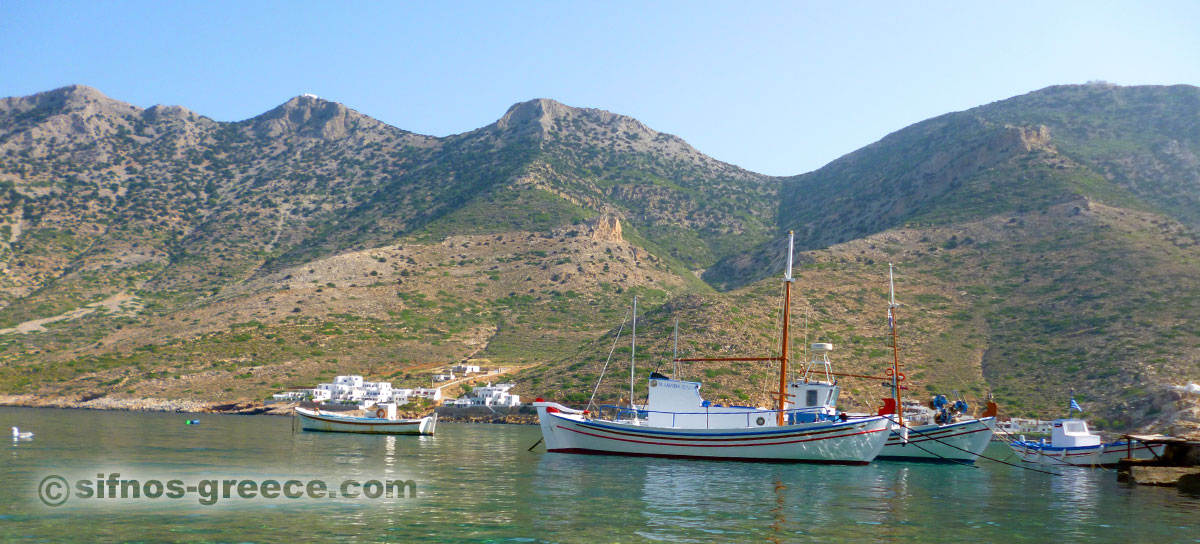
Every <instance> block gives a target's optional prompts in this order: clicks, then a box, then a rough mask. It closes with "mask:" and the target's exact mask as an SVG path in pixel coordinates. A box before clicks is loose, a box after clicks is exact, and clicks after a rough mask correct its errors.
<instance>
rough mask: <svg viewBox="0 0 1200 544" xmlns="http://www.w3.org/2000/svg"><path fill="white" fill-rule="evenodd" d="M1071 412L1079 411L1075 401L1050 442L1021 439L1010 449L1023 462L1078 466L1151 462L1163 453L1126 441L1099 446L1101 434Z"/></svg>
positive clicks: (1159, 446) (1055, 426)
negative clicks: (1132, 461)
mask: <svg viewBox="0 0 1200 544" xmlns="http://www.w3.org/2000/svg"><path fill="white" fill-rule="evenodd" d="M1071 410H1079V404H1077V403H1076V402H1075V399H1074V398H1072V399H1071V409H1070V410H1068V413H1067V418H1066V419H1056V420H1054V423H1053V426H1052V427H1051V430H1050V442H1046V439H1044V438H1043V439H1040V440H1037V441H1031V440H1026V439H1025V437H1024V436H1022V437H1021V438H1020V439H1019V440H1014V441H1012V442H1009V444H1008V445H1009V447H1010V448H1012V450H1013V451H1014V452H1016V453H1017V455H1018V456H1020V458H1021V461H1023V462H1026V463H1035V464H1039V465H1053V466H1078V467H1113V466H1116V465H1117V461H1119V460H1121V459H1126V458H1130V459H1152V458H1155V457H1159V456H1161V455H1162V453H1163V449H1164V448H1165V446H1164V445H1163V444H1154V445H1148V444H1143V443H1141V442H1136V443H1134V442H1125V441H1118V442H1109V443H1107V444H1105V443H1102V442H1103V441H1102V439H1101V437H1100V435H1097V434H1093V433H1092V432H1091V431H1090V430H1088V426H1087V422H1086V421H1084V420H1082V419H1078V418H1072V417H1070V415H1071V414H1070V412H1071ZM1080 412H1082V410H1080Z"/></svg>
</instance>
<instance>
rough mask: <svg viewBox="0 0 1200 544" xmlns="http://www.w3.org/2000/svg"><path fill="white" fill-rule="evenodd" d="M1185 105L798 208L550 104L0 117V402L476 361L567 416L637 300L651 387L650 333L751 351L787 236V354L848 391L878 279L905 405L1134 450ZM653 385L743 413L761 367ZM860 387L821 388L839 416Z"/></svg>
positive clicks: (924, 137)
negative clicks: (978, 401)
mask: <svg viewBox="0 0 1200 544" xmlns="http://www.w3.org/2000/svg"><path fill="white" fill-rule="evenodd" d="M1198 97H1200V92H1198V91H1197V89H1195V88H1192V87H1130V88H1126V87H1114V86H1109V85H1087V86H1065V87H1052V88H1048V89H1044V90H1041V91H1037V92H1034V93H1030V94H1028V95H1025V96H1020V97H1015V98H1012V99H1009V100H1005V101H1001V102H997V103H994V104H989V105H986V106H981V107H979V108H975V109H972V110H968V111H965V112H958V113H952V114H947V115H945V116H941V117H938V118H935V119H931V120H928V121H925V122H922V123H918V124H916V125H913V126H911V127H908V128H905V129H902V130H900V131H897V132H896V133H894V134H891V135H889V136H887V137H885V138H884V139H883V140H881V141H880V142H877V143H875V144H872V145H871V146H868V147H866V148H864V149H862V150H859V151H856V152H854V153H851V154H849V155H847V156H845V157H843V158H841V159H839V160H837V161H834V162H833V163H831V164H830V165H828V166H826V167H824V168H822V169H820V170H817V171H815V172H812V173H809V174H804V175H801V176H797V177H793V178H771V177H767V176H762V175H759V174H755V173H753V172H748V171H745V170H742V169H740V168H737V167H735V166H732V165H729V164H725V163H722V162H720V161H717V160H715V159H712V158H710V157H707V156H705V155H703V154H701V153H699V152H697V151H696V150H695V149H693V148H692V147H691V146H689V145H688V144H687V143H686V142H684V141H683V140H681V139H679V138H677V137H674V136H671V135H668V134H664V133H660V132H657V131H654V130H653V129H650V128H648V127H646V126H645V125H643V124H642V123H640V122H638V121H637V120H635V119H632V118H629V117H625V116H621V115H618V114H614V113H610V112H606V111H602V110H595V109H583V108H573V107H569V106H566V105H563V104H560V103H558V102H555V101H552V100H546V99H538V100H532V101H529V102H523V103H520V104H516V105H514V106H513V107H512V108H510V109H509V110H508V111H507V112H506V113H505V114H504V115H503V116H502V117H501V118H500V119H499V120H498V121H496V122H495V123H492V124H490V125H488V126H485V127H483V128H480V129H478V130H474V131H471V132H467V133H463V134H457V135H452V136H448V137H442V138H439V137H431V136H423V135H419V134H414V133H411V132H407V131H404V130H401V129H398V128H395V127H391V126H388V125H386V124H384V123H381V122H379V121H377V120H375V119H372V118H370V117H368V116H366V115H363V114H361V113H359V112H356V111H353V110H351V109H349V108H346V107H344V106H342V105H341V104H337V103H336V102H331V101H327V100H323V99H321V98H318V97H314V96H311V95H305V96H299V97H296V98H293V99H291V100H289V101H287V102H285V103H284V104H282V105H280V106H279V107H277V108H275V109H273V110H271V111H269V112H267V113H264V114H262V115H260V116H257V117H254V118H251V119H247V120H245V121H240V122H234V123H225V122H217V121H214V120H212V119H209V118H206V117H204V116H201V115H198V114H195V113H192V112H190V111H188V110H186V109H184V108H182V107H178V106H155V107H152V108H149V109H141V108H138V107H136V106H133V105H130V104H125V103H122V102H119V101H116V100H113V99H110V98H107V97H105V96H104V95H102V94H101V93H99V92H98V91H96V90H94V89H90V88H87V87H82V86H72V87H66V88H63V89H58V90H54V91H49V92H46V93H40V94H38V95H34V96H30V97H18V98H8V99H3V100H0V271H2V274H0V393H7V394H14V395H25V396H24V397H19V398H24V399H28V398H32V397H40V398H42V399H43V400H44V399H45V398H63V399H77V400H79V399H106V400H105V401H104V402H108V403H112V402H118V401H120V399H123V398H127V399H147V398H165V399H178V400H181V401H189V402H191V401H211V402H242V401H248V400H255V399H261V398H263V397H264V396H266V395H267V394H268V393H270V392H273V391H275V390H278V389H282V388H286V387H296V386H303V385H308V384H311V383H313V382H314V381H315V380H318V379H323V378H327V377H329V376H331V375H332V374H333V373H335V372H343V373H344V372H361V373H365V374H367V375H370V376H372V377H377V378H387V379H392V380H394V381H398V382H401V383H409V384H421V383H427V382H426V380H427V379H428V374H429V369H430V368H433V367H435V366H437V365H440V364H444V363H448V362H453V361H458V360H462V359H466V358H473V359H476V360H481V361H486V363H487V364H491V365H497V366H509V367H517V368H523V369H524V370H522V371H521V373H520V374H518V382H519V384H520V385H519V389H520V393H522V394H524V395H532V396H549V397H555V398H562V399H564V400H571V401H579V400H586V398H585V395H586V396H590V393H591V389H590V388H591V386H592V385H593V384H594V378H595V377H596V376H598V375H599V372H600V371H601V369H602V367H603V363H604V361H605V360H606V359H607V356H608V353H609V351H610V349H614V348H613V346H614V343H613V335H614V334H615V333H616V331H617V329H618V328H619V326H620V323H621V321H622V316H623V315H625V314H626V307H627V305H628V302H629V299H630V298H631V296H632V295H638V296H639V297H640V304H641V307H642V308H643V309H644V310H645V315H644V316H643V317H642V318H641V319H642V321H641V324H640V325H639V336H641V335H642V334H645V337H644V338H645V340H644V342H645V343H644V347H639V354H640V356H645V357H646V360H645V361H644V362H639V366H641V367H642V368H644V369H646V370H652V369H654V368H659V369H660V370H662V369H664V368H666V366H669V365H670V363H669V361H668V359H669V357H668V355H669V352H670V344H669V342H668V336H669V335H670V331H671V329H672V326H673V324H674V322H675V320H679V322H680V349H681V351H684V352H685V353H687V354H690V355H705V354H708V355H732V354H765V353H771V350H773V349H774V350H777V349H778V346H777V345H776V340H775V338H776V335H777V333H776V332H775V331H776V330H777V328H778V326H779V318H778V311H777V298H778V290H779V289H778V282H777V280H776V279H771V276H778V274H779V273H780V271H781V268H782V263H781V261H782V259H781V256H782V254H783V246H782V240H783V238H784V235H783V233H784V232H786V231H787V230H789V229H794V230H795V231H796V232H797V240H798V243H799V246H800V249H801V250H803V251H802V252H801V254H800V255H799V258H798V262H799V263H800V266H801V268H800V270H799V273H798V275H799V277H800V280H801V281H800V283H799V284H798V289H797V292H796V299H795V304H796V307H797V308H798V311H797V313H795V314H794V316H795V320H794V321H793V323H792V327H793V331H803V330H805V327H804V325H803V323H802V321H803V320H804V319H805V316H806V315H807V331H808V337H809V339H810V340H813V341H815V340H816V339H823V340H830V341H833V342H835V344H837V351H836V352H835V355H836V359H837V363H838V364H839V366H842V367H844V369H845V370H851V371H858V372H862V373H872V372H874V371H877V370H878V369H880V368H882V364H883V363H884V361H885V360H886V358H887V357H886V355H887V353H888V350H889V349H890V348H889V346H888V345H887V341H886V338H885V335H884V330H883V317H882V315H883V314H882V312H883V310H882V302H883V300H884V298H883V293H884V289H885V288H886V283H885V281H884V277H885V274H886V263H887V262H888V261H892V262H895V263H897V265H898V267H899V268H898V270H899V272H900V279H899V281H900V283H899V284H898V288H899V289H900V291H901V299H902V300H903V301H904V302H905V303H906V306H905V307H904V308H903V309H902V310H901V311H902V320H903V321H902V323H903V328H902V339H901V347H902V348H903V349H904V352H903V353H904V357H905V359H906V362H907V364H908V365H910V368H911V371H910V377H911V378H910V379H912V380H913V387H914V391H915V392H917V394H924V393H926V392H933V391H938V392H946V391H948V390H958V391H960V392H962V393H963V394H965V395H969V396H973V397H979V396H982V395H985V394H987V393H988V392H994V393H996V394H997V395H998V396H999V397H1000V399H1001V401H1002V404H1004V405H1005V406H1006V407H1008V409H1009V410H1010V413H1014V414H1015V413H1020V414H1026V415H1032V414H1047V413H1049V412H1050V411H1051V410H1055V409H1057V408H1058V405H1059V404H1061V402H1062V396H1063V395H1064V394H1065V392H1066V390H1067V389H1069V388H1072V387H1074V388H1075V389H1077V390H1079V391H1081V393H1082V394H1081V397H1080V398H1081V401H1087V403H1088V404H1089V408H1092V410H1093V413H1094V415H1096V416H1097V417H1100V418H1102V419H1104V420H1105V423H1109V424H1110V425H1112V426H1121V425H1129V424H1133V423H1136V422H1137V421H1140V420H1143V419H1147V418H1152V417H1154V416H1155V414H1153V413H1150V412H1152V409H1151V407H1149V406H1148V405H1145V403H1144V402H1143V400H1144V399H1147V398H1150V397H1152V396H1153V394H1154V391H1155V390H1156V388H1160V387H1164V386H1166V385H1167V384H1172V383H1182V382H1183V381H1185V380H1187V379H1192V380H1196V379H1198V378H1200V353H1198V351H1197V350H1198V348H1197V345H1200V343H1197V342H1196V337H1197V336H1200V329H1197V328H1196V327H1195V326H1193V325H1192V321H1194V319H1191V318H1190V316H1194V315H1198V314H1200V312H1198V311H1197V310H1198V309H1197V307H1196V305H1197V300H1198V297H1197V294H1198V292H1197V284H1198V280H1200V273H1198V272H1197V271H1198V270H1200V267H1198V266H1197V264H1200V243H1198V239H1197V235H1196V228H1197V221H1198V219H1197V218H1198V217H1200V216H1198V215H1197V212H1196V210H1197V209H1200V205H1198V201H1197V199H1198V198H1200V166H1198V164H1200V163H1198V162H1197V159H1196V154H1197V152H1200V149H1198V148H1197V146H1198V145H1200V120H1198V118H1197V115H1198V113H1197V112H1200V108H1197V104H1198V103H1200V102H1198ZM701 276H702V277H703V280H701ZM714 287H715V288H716V289H714ZM800 334H801V333H800V332H797V337H796V338H795V345H796V349H797V350H798V351H797V352H796V353H795V355H796V356H797V357H801V358H802V356H803V344H804V342H803V341H802V337H801V336H800ZM618 344H619V345H617V347H616V348H615V350H616V353H615V355H614V360H617V361H624V362H623V363H613V364H624V365H626V366H625V367H624V368H625V372H627V371H628V366H627V365H628V362H627V361H625V360H624V359H622V358H621V349H622V347H623V344H624V337H623V338H622V339H621V341H620V342H618ZM639 344H640V345H642V343H641V341H640V342H639ZM624 349H625V350H626V351H625V352H624V356H625V357H627V356H628V351H627V350H628V348H627V347H625V348H624ZM639 358H640V357H639ZM610 370H611V369H610ZM679 372H680V373H681V374H682V375H683V376H684V377H692V378H703V379H704V381H705V382H706V391H708V393H709V394H710V395H711V396H714V397H715V398H719V399H723V400H726V401H729V402H738V403H748V402H764V401H765V397H764V396H763V392H764V383H765V382H764V380H766V381H769V379H767V377H769V375H770V373H771V370H770V369H769V368H759V367H753V366H746V365H741V366H738V365H730V364H725V365H721V364H713V365H704V364H695V365H686V366H685V367H684V368H681V369H679ZM627 387H628V383H627V382H625V388H626V390H623V389H622V388H621V386H620V380H610V379H606V380H605V384H604V385H603V386H602V387H601V389H600V396H601V397H602V398H604V399H607V400H617V399H619V398H620V397H622V396H628V391H627ZM876 389H878V387H877V386H876V387H872V386H871V384H859V383H853V384H849V383H848V384H847V391H848V395H849V397H850V399H849V400H850V401H851V402H853V403H857V404H858V405H860V406H862V407H869V406H871V405H873V403H875V402H876V401H877V397H878V391H876ZM30 396H32V397H30ZM88 402H90V401H88ZM1139 403H1141V404H1139Z"/></svg>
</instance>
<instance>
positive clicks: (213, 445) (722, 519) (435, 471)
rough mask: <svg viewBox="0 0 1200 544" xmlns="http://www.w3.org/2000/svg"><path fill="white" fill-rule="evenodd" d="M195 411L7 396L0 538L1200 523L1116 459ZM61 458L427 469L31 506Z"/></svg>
mask: <svg viewBox="0 0 1200 544" xmlns="http://www.w3.org/2000/svg"><path fill="white" fill-rule="evenodd" d="M5 418H8V419H5ZM200 419H201V425H199V426H185V425H184V424H183V420H184V418H183V417H181V416H179V415H175V414H131V413H106V412H87V411H60V410H13V409H4V408H0V429H3V428H7V427H8V426H10V425H13V424H20V425H22V426H24V425H26V423H25V422H26V421H29V422H30V423H29V424H28V426H29V427H30V428H32V429H37V430H38V434H37V439H36V440H34V441H33V442H22V443H20V444H19V445H15V446H10V450H11V452H10V453H11V455H9V456H6V458H5V461H6V462H5V463H0V492H2V493H3V496H4V497H5V498H6V499H8V498H10V497H19V499H16V500H11V499H9V500H3V499H0V541H5V542H7V541H14V540H15V541H22V540H34V541H52V542H60V541H79V540H112V541H129V540H142V541H145V540H155V541H193V542H204V541H234V540H237V541H281V540H284V541H287V540H292V541H297V540H305V541H322V542H326V541H329V542H336V541H341V542H345V541H357V542H362V541H402V542H446V541H498V542H513V541H521V539H534V540H538V539H544V540H549V541H558V542H612V541H617V542H634V541H646V540H659V541H666V542H747V541H762V540H767V541H771V542H796V541H806V542H807V541H815V542H841V541H848V540H849V541H878V540H884V541H915V542H924V541H930V540H939V541H943V540H944V541H960V542H977V541H1033V542H1046V541H1064V542H1066V541H1081V540H1088V541H1094V542H1121V543H1124V542H1177V541H1192V540H1194V539H1195V538H1196V537H1195V536H1194V535H1196V534H1200V527H1197V519H1198V516H1197V512H1200V500H1197V499H1196V498H1189V497H1185V496H1181V495H1179V494H1178V492H1176V491H1174V490H1169V489H1147V488H1136V487H1128V486H1121V485H1118V484H1117V483H1116V482H1115V476H1114V475H1113V473H1112V472H1111V471H1063V475H1062V476H1050V475H1046V474H1038V473H1033V472H1029V471H1023V470H1019V469H1015V468H1012V467H1006V466H1003V465H998V464H994V463H991V464H981V465H980V468H968V467H962V466H954V465H925V464H918V463H895V462H893V463H875V464H872V465H870V466H866V467H841V466H821V465H786V464H785V465H779V464H757V463H732V462H708V461H677V460H668V459H638V458H623V457H607V456H585V455H563V454H547V453H545V452H544V450H541V449H540V448H539V449H538V450H535V451H534V452H528V451H526V450H527V448H528V447H529V446H530V445H531V444H533V443H534V442H535V441H536V440H537V439H538V437H539V436H540V433H539V431H538V429H537V428H536V427H523V426H507V425H455V424H450V423H443V424H439V426H438V434H437V435H435V436H433V437H404V436H368V435H344V434H332V433H303V432H299V433H294V434H293V433H292V432H291V424H290V423H291V422H290V421H288V420H287V419H285V418H273V417H265V416H263V417H259V416H254V417H245V416H202V417H201V418H200ZM8 421H13V423H11V424H10V423H8ZM1000 446H1001V447H1003V445H1002V444H1001V445H1000ZM1001 456H1003V454H1001ZM63 467H78V468H80V469H83V468H95V467H116V468H121V469H136V470H139V471H146V472H153V473H170V474H237V475H247V476H254V475H257V474H282V475H288V476H303V477H321V476H323V477H326V478H330V479H334V478H337V479H341V478H347V477H353V478H355V479H360V480H361V479H363V478H365V477H387V478H402V479H413V480H416V482H417V484H418V489H419V496H420V497H419V499H416V500H412V501H406V500H393V501H391V502H386V501H385V502H370V503H366V504H362V503H353V502H292V503H279V504H266V505H243V504H237V503H230V505H222V506H220V507H218V508H200V507H191V508H186V509H185V508H177V507H169V508H164V507H159V508H141V509H134V508H125V507H118V506H116V505H113V506H110V507H107V508H104V509H96V510H81V511H75V512H70V513H67V512H65V511H53V510H49V509H45V508H37V507H36V503H31V502H30V500H28V499H29V497H28V493H27V491H28V489H27V488H28V487H29V486H33V485H36V483H37V478H40V477H41V476H42V475H44V474H46V473H53V472H55V471H57V470H60V469H62V468H63ZM33 500H34V501H36V499H33Z"/></svg>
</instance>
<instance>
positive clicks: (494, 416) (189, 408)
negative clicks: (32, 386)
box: [0, 395, 538, 425]
mask: <svg viewBox="0 0 1200 544" xmlns="http://www.w3.org/2000/svg"><path fill="white" fill-rule="evenodd" d="M0 406H13V407H23V408H61V409H69V410H113V411H126V412H170V413H183V414H239V415H258V414H264V415H272V416H290V415H292V409H293V408H295V407H296V406H297V403H294V402H286V403H277V404H263V403H262V402H234V403H220V402H205V401H196V400H169V399H159V398H136V399H134V398H113V397H96V398H90V399H88V398H62V397H43V396H38V395H0ZM325 408H326V409H328V407H325ZM436 411H437V413H438V419H439V420H440V421H452V422H456V423H487V424H511V425H537V423H538V418H537V414H536V413H528V412H525V411H520V410H517V411H513V412H511V413H509V412H495V411H492V412H490V413H483V411H481V410H463V409H446V408H439V409H437V410H436ZM397 415H398V416H399V417H401V418H416V417H421V416H423V415H427V414H418V413H416V412H403V411H402V412H400V413H399V414H397Z"/></svg>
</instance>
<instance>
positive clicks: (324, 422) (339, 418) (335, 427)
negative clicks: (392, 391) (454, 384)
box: [296, 403, 437, 435]
mask: <svg viewBox="0 0 1200 544" xmlns="http://www.w3.org/2000/svg"><path fill="white" fill-rule="evenodd" d="M377 406H378V407H377V408H376V410H375V412H374V413H373V417H372V416H353V415H346V414H340V413H337V412H322V411H321V410H319V409H317V410H310V409H308V408H296V417H297V418H298V419H299V420H300V427H301V428H302V429H304V430H306V431H324V432H333V433H366V434H426V435H428V434H433V431H434V428H435V427H437V414H436V413H434V414H430V415H428V416H425V417H422V418H416V419H400V418H397V417H396V405H395V404H394V403H387V404H382V405H377Z"/></svg>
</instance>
